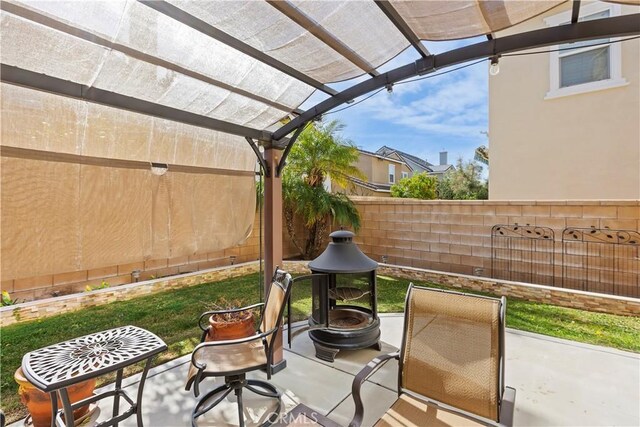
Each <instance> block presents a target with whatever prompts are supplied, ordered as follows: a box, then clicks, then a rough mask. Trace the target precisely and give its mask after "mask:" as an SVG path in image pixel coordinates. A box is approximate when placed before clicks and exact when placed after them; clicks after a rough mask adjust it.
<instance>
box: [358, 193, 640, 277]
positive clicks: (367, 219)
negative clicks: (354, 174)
mask: <svg viewBox="0 0 640 427" xmlns="http://www.w3.org/2000/svg"><path fill="white" fill-rule="evenodd" d="M352 199H353V200H354V201H355V202H356V204H357V206H358V209H359V211H360V213H361V215H362V219H363V220H362V228H361V229H360V231H359V233H358V236H357V239H356V242H357V243H358V244H359V245H360V247H361V249H362V250H363V251H364V252H365V253H366V254H367V255H369V256H371V257H372V258H374V259H376V260H378V261H381V260H382V257H383V256H386V257H387V263H389V264H396V265H401V266H409V267H417V268H426V269H431V270H440V271H447V272H452V273H461V274H469V275H482V276H489V275H490V274H491V228H492V227H493V226H494V225H496V224H516V223H518V224H520V225H526V224H530V225H536V226H542V227H549V228H551V229H553V230H554V232H555V240H556V244H555V249H556V252H559V251H561V244H560V243H561V242H560V240H561V238H562V230H563V229H564V228H565V227H584V228H588V227H592V226H593V227H596V228H605V227H609V228H612V229H623V230H635V231H638V230H640V201H638V200H631V201H615V200H614V201H517V202H510V201H484V200H483V201H455V200H429V201H425V200H413V199H388V198H364V197H353V198H352ZM556 267H557V265H556ZM555 273H556V276H558V275H560V274H562V273H561V269H559V268H556V272H555Z"/></svg>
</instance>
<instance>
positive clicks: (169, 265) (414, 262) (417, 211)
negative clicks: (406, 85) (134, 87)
mask: <svg viewBox="0 0 640 427" xmlns="http://www.w3.org/2000/svg"><path fill="white" fill-rule="evenodd" d="M352 198H353V200H354V201H355V203H356V205H357V207H358V209H359V211H360V213H361V215H362V227H361V229H360V231H359V232H358V234H357V237H356V242H357V243H358V244H359V245H360V247H361V249H362V250H363V251H364V252H365V253H366V254H367V255H369V256H370V257H372V258H373V259H375V260H377V261H382V256H383V255H384V256H386V257H387V263H389V264H397V265H400V266H408V267H417V268H425V269H432V270H439V271H444V272H452V273H461V274H468V275H483V276H489V275H490V274H491V227H492V226H493V225H496V224H515V223H518V224H521V225H522V224H531V225H537V226H545V227H550V228H552V229H553V230H554V231H555V236H556V237H555V238H556V246H555V248H556V251H560V250H561V246H560V239H561V232H562V230H563V229H564V228H565V227H591V226H594V227H596V228H604V227H609V228H612V229H625V230H636V231H640V200H634V201H602V202H598V201H515V202H496V201H453V200H415V199H397V198H380V197H376V198H373V197H352ZM257 224H258V222H257V219H256V223H255V225H254V226H255V227H257ZM283 241H284V244H285V245H286V246H285V248H284V253H285V256H287V257H289V256H296V255H297V251H296V250H295V248H294V247H293V246H292V245H291V243H290V241H289V238H288V235H287V233H286V231H285V232H284V233H283ZM258 249H259V246H258V235H257V233H256V229H254V232H253V233H252V235H251V237H249V239H248V240H247V241H246V242H245V243H244V244H243V245H240V246H238V247H236V248H233V249H228V250H226V251H223V252H219V253H211V254H203V255H199V256H194V257H189V258H183V259H173V260H168V259H160V260H157V261H150V262H148V263H146V264H145V263H138V264H129V265H125V266H115V267H113V266H112V267H106V268H104V269H97V270H92V271H89V272H79V273H77V275H76V274H75V273H64V272H61V274H57V275H52V276H45V277H41V278H38V277H37V278H33V277H30V278H24V279H19V280H15V281H8V282H3V283H2V288H3V289H7V290H9V291H11V290H13V291H14V292H13V293H12V295H13V296H15V297H19V298H28V299H31V298H34V297H35V298H46V297H48V296H50V295H51V293H52V291H55V290H62V291H64V292H70V291H74V290H75V291H78V290H82V289H83V288H84V286H85V284H86V283H87V282H86V277H88V276H89V277H92V278H93V280H91V281H90V283H91V284H92V285H97V284H99V283H100V281H101V280H102V279H103V278H104V280H106V281H108V282H109V283H110V284H111V285H115V284H120V283H128V281H130V273H131V270H133V269H136V268H146V269H147V270H148V271H147V272H145V273H144V274H143V276H142V278H143V279H145V278H149V277H150V275H151V274H155V275H156V276H158V277H160V276H165V275H169V274H177V273H179V272H187V271H196V270H202V269H206V268H212V267H216V266H220V265H228V264H230V255H232V254H233V255H236V256H237V258H236V262H245V261H250V260H255V259H258ZM559 258H560V254H558V255H557V257H556V260H558V259H559ZM478 268H479V269H480V270H477V269H478ZM555 273H556V276H559V275H561V274H562V271H561V269H559V268H556V271H555Z"/></svg>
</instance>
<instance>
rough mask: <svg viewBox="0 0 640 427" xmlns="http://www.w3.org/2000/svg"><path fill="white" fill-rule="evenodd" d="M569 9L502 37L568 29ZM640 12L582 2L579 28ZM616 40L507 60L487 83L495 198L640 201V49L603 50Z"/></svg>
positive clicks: (639, 45)
mask: <svg viewBox="0 0 640 427" xmlns="http://www.w3.org/2000/svg"><path fill="white" fill-rule="evenodd" d="M571 7H572V4H571V2H567V3H565V4H563V5H561V6H559V7H557V8H555V9H552V10H551V11H549V12H547V13H545V14H543V15H541V16H539V17H537V18H535V19H532V20H530V21H527V22H525V23H523V24H520V25H518V26H515V27H513V29H510V30H507V31H504V32H501V33H500V36H503V35H506V34H509V33H515V32H521V31H530V30H535V29H537V28H543V27H545V26H556V25H560V24H562V23H565V22H569V21H570V18H571ZM635 12H637V7H635V8H634V7H630V6H623V5H615V4H610V3H601V2H588V3H587V2H582V5H581V8H580V19H582V20H590V19H598V18H602V17H606V16H615V15H621V14H628V13H635ZM608 40H609V39H605V40H600V41H595V42H582V43H577V44H574V45H573V46H578V47H579V49H575V50H562V51H556V50H557V49H564V48H566V47H568V46H572V45H561V46H551V47H549V50H550V51H551V52H550V53H544V54H537V55H524V56H512V57H502V58H500V62H499V66H500V73H499V74H498V75H496V76H489V135H490V147H489V149H490V151H491V167H490V168H489V198H490V199H492V200H517V199H520V200H522V199H529V200H532V199H535V200H568V199H569V200H570V199H599V200H605V199H636V200H637V199H640V40H637V39H636V40H630V41H625V42H622V43H613V44H608V45H606V44H605V45H602V44H601V45H595V44H597V43H602V42H603V41H608ZM614 40H615V39H612V41H614ZM537 50H538V51H539V50H540V49H537Z"/></svg>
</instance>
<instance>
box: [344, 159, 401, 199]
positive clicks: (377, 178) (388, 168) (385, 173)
mask: <svg viewBox="0 0 640 427" xmlns="http://www.w3.org/2000/svg"><path fill="white" fill-rule="evenodd" d="M358 151H359V153H360V156H359V158H358V164H357V166H358V168H359V169H360V170H361V171H362V172H363V173H364V174H365V176H366V177H367V180H366V181H364V180H361V179H356V178H352V179H351V181H352V183H353V186H352V187H351V188H348V189H346V191H345V189H344V188H342V187H340V186H338V185H337V184H335V183H332V184H331V190H332V191H333V192H336V191H341V192H346V193H347V194H353V195H358V196H381V197H389V196H390V195H391V186H392V185H393V184H395V183H396V182H398V181H399V180H400V179H402V178H404V177H406V176H409V174H410V173H411V169H409V167H408V166H407V164H406V163H405V162H403V161H401V160H398V159H395V158H390V157H386V156H382V155H380V154H376V153H372V152H370V151H365V150H361V149H358Z"/></svg>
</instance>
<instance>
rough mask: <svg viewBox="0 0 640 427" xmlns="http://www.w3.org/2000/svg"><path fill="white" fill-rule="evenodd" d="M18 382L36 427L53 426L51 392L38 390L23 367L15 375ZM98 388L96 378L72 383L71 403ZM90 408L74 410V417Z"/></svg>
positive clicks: (23, 400)
mask: <svg viewBox="0 0 640 427" xmlns="http://www.w3.org/2000/svg"><path fill="white" fill-rule="evenodd" d="M13 377H14V378H15V380H16V382H17V383H18V385H19V386H20V388H19V390H18V394H19V395H20V400H21V401H22V403H23V404H24V405H25V406H26V407H27V409H28V410H29V413H30V414H31V420H32V422H33V426H34V427H49V426H51V397H50V396H49V393H44V392H42V391H40V390H38V389H37V388H36V387H35V386H34V385H33V384H31V383H30V382H29V381H28V380H27V379H26V378H25V376H24V374H23V373H22V368H18V370H17V371H16V372H15V374H14V375H13ZM95 388H96V380H95V379H91V380H87V381H83V382H81V383H78V384H75V385H72V386H71V387H68V388H67V391H68V393H69V399H70V400H71V403H75V402H77V401H79V400H82V399H85V398H87V397H89V396H91V395H92V394H93V390H94V389H95ZM59 402H60V401H59V400H58V407H59V408H60V403H59ZM88 410H89V405H86V406H83V407H81V408H78V409H76V410H75V411H73V418H74V419H75V420H77V419H79V418H80V417H82V416H84V415H85V414H86V413H87V411H88Z"/></svg>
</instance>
